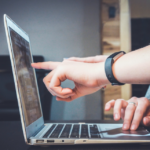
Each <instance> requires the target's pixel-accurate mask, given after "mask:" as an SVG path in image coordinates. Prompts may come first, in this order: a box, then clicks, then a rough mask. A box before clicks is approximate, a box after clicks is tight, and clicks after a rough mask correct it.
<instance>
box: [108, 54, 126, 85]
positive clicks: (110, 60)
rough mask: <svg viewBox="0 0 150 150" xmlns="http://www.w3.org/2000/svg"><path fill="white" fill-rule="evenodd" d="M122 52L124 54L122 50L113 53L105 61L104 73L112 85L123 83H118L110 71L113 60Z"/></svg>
mask: <svg viewBox="0 0 150 150" xmlns="http://www.w3.org/2000/svg"><path fill="white" fill-rule="evenodd" d="M124 54H125V52H124V51H120V52H116V53H113V54H112V55H110V56H109V57H108V58H107V59H106V61H105V73H106V76H107V78H108V80H109V81H110V82H111V84H112V85H124V83H120V82H119V81H117V80H116V79H115V77H114V75H113V72H112V65H113V63H114V61H115V60H117V59H118V58H119V57H121V56H122V55H124Z"/></svg>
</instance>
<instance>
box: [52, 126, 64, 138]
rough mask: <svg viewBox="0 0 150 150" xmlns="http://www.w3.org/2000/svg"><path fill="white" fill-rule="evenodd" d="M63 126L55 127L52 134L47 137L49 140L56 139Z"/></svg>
mask: <svg viewBox="0 0 150 150" xmlns="http://www.w3.org/2000/svg"><path fill="white" fill-rule="evenodd" d="M63 126H64V125H63V124H59V125H57V127H56V128H55V129H54V131H53V132H52V134H51V135H50V136H49V138H58V136H59V134H60V132H61V130H62V128H63Z"/></svg>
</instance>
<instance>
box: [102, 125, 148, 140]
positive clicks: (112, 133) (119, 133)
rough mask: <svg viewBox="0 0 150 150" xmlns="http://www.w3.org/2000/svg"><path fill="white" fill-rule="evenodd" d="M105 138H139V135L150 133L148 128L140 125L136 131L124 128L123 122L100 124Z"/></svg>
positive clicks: (146, 135)
mask: <svg viewBox="0 0 150 150" xmlns="http://www.w3.org/2000/svg"><path fill="white" fill-rule="evenodd" d="M100 128H101V131H100V133H101V134H102V135H103V138H113V139H114V138H117V139H138V138H139V137H141V136H142V137H143V136H145V137H149V136H150V133H149V132H148V131H147V129H145V128H143V127H140V128H139V129H138V130H136V131H130V130H129V131H124V130H122V124H100Z"/></svg>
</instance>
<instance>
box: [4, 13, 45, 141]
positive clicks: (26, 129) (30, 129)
mask: <svg viewBox="0 0 150 150" xmlns="http://www.w3.org/2000/svg"><path fill="white" fill-rule="evenodd" d="M4 26H5V32H6V38H7V44H8V49H9V54H10V60H11V66H12V71H13V77H14V82H15V88H16V95H17V100H18V105H19V111H20V117H21V124H22V129H23V134H24V138H25V141H26V142H27V139H28V138H30V137H31V136H32V135H33V134H34V133H35V132H36V131H37V130H38V129H39V128H40V127H41V126H43V125H44V119H43V113H42V107H41V102H40V96H39V90H38V86H37V79H36V74H35V70H34V69H33V70H34V76H35V84H36V88H37V94H38V95H37V96H38V99H39V105H40V111H41V117H40V118H38V119H37V120H36V121H34V122H33V123H31V124H30V125H28V126H26V122H25V118H24V112H23V106H22V103H21V97H20V92H19V86H18V79H17V71H16V68H15V59H14V54H13V49H12V42H11V37H10V32H9V27H11V28H12V29H13V30H14V31H15V32H17V33H18V34H19V35H20V36H21V37H23V38H24V39H25V40H26V41H28V42H29V47H30V54H31V61H32V62H33V58H32V53H31V44H30V39H29V36H28V34H27V33H26V32H25V31H24V30H22V29H21V28H20V27H19V26H18V25H17V24H16V23H15V22H14V21H13V20H12V19H10V18H9V17H8V16H7V15H6V14H4Z"/></svg>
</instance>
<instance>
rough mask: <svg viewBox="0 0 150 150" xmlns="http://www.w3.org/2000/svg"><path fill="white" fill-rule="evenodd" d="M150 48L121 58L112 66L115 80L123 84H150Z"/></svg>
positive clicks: (147, 47)
mask: <svg viewBox="0 0 150 150" xmlns="http://www.w3.org/2000/svg"><path fill="white" fill-rule="evenodd" d="M149 68H150V46H146V47H144V48H141V49H139V50H136V51H132V52H130V53H128V54H126V55H124V56H122V57H120V58H119V59H118V60H117V61H116V62H115V63H114V65H113V66H112V70H113V74H114V76H115V78H116V79H117V80H118V81H119V82H122V83H130V84H150V69H149Z"/></svg>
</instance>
